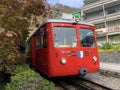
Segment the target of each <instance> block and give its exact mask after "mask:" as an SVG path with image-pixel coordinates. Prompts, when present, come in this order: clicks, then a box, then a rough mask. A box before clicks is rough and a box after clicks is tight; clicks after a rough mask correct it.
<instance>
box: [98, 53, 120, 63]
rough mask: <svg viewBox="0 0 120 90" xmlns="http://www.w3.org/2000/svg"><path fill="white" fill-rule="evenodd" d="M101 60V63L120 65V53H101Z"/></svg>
mask: <svg viewBox="0 0 120 90" xmlns="http://www.w3.org/2000/svg"><path fill="white" fill-rule="evenodd" d="M99 58H100V61H101V62H112V63H120V52H118V51H114V52H111V53H106V52H104V53H99Z"/></svg>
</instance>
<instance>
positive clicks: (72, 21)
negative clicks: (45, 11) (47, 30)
mask: <svg viewBox="0 0 120 90" xmlns="http://www.w3.org/2000/svg"><path fill="white" fill-rule="evenodd" d="M46 23H75V21H74V20H59V19H58V20H57V19H48V20H47V21H45V22H43V23H42V24H41V25H40V26H39V27H42V26H43V25H45V24H46ZM77 24H83V25H90V26H94V24H90V23H87V22H77ZM36 31H38V29H36V30H35V31H33V32H31V34H30V36H29V37H28V38H27V41H28V40H29V39H30V38H31V36H32V35H33V34H34V33H35V32H36Z"/></svg>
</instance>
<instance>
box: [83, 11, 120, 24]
mask: <svg viewBox="0 0 120 90" xmlns="http://www.w3.org/2000/svg"><path fill="white" fill-rule="evenodd" d="M117 19H120V12H115V13H112V14H107V15H105V16H95V17H93V18H87V19H85V21H86V22H89V23H93V24H98V23H103V22H105V21H106V22H108V21H112V20H117Z"/></svg>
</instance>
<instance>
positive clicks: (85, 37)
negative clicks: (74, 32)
mask: <svg viewBox="0 0 120 90" xmlns="http://www.w3.org/2000/svg"><path fill="white" fill-rule="evenodd" d="M79 33H80V43H81V45H82V46H83V47H94V46H95V41H94V32H93V30H90V29H84V28H81V29H80V30H79Z"/></svg>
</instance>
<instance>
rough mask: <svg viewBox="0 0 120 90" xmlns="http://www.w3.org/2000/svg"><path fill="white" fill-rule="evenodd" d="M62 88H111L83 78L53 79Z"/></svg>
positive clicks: (102, 89) (107, 89) (101, 89)
mask: <svg viewBox="0 0 120 90" xmlns="http://www.w3.org/2000/svg"><path fill="white" fill-rule="evenodd" d="M55 83H57V84H58V85H59V86H60V87H62V88H63V89H64V90H113V89H111V88H109V87H106V86H104V85H100V84H97V83H95V82H91V81H89V80H86V79H83V78H75V79H64V80H59V81H57V82H56V81H55Z"/></svg>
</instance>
